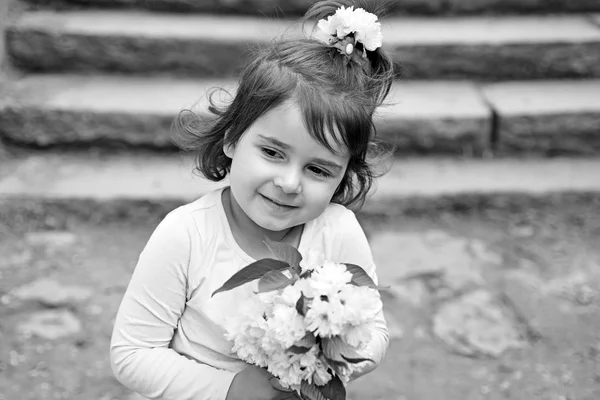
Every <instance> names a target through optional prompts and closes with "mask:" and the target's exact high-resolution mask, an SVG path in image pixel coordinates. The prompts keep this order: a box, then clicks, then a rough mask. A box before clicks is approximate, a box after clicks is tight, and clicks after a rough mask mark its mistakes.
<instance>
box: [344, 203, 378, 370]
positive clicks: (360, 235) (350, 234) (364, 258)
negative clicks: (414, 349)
mask: <svg viewBox="0 0 600 400" xmlns="http://www.w3.org/2000/svg"><path fill="white" fill-rule="evenodd" d="M345 211H346V212H345V213H344V214H343V215H344V217H343V222H342V221H340V222H341V223H340V224H337V227H338V228H337V229H340V231H338V232H339V233H340V234H339V235H336V236H337V237H338V238H340V239H341V240H342V242H341V243H340V246H339V248H340V249H341V254H340V255H339V260H340V261H342V262H349V263H353V264H356V265H358V266H360V267H362V268H363V269H364V270H365V272H366V273H367V274H368V275H369V276H370V277H371V279H373V281H374V282H375V283H376V284H377V283H378V279H377V273H376V271H375V262H374V261H373V256H372V254H371V247H370V246H369V242H368V241H367V237H366V236H365V233H364V231H363V229H362V227H361V226H360V224H359V223H358V220H357V219H356V216H355V215H354V213H353V212H352V211H350V210H345ZM383 285H386V283H385V282H383ZM371 334H372V336H371V342H370V343H369V346H368V351H369V353H370V355H371V359H372V360H373V361H374V363H370V362H369V363H367V362H366V363H364V367H363V368H362V369H360V370H359V371H356V372H355V373H353V374H352V376H351V377H350V380H354V379H356V378H358V377H360V376H363V375H365V374H367V373H369V372H371V371H373V370H374V369H375V368H377V367H378V366H379V364H381V362H382V361H383V357H384V356H385V353H386V351H387V348H388V345H389V334H388V328H387V323H386V322H385V317H384V315H383V310H380V311H379V313H378V314H377V319H376V321H375V324H374V326H373V330H372V331H371Z"/></svg>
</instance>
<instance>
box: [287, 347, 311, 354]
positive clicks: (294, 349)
mask: <svg viewBox="0 0 600 400" xmlns="http://www.w3.org/2000/svg"><path fill="white" fill-rule="evenodd" d="M310 349H311V347H302V346H296V345H293V346H291V347H288V348H287V350H286V351H289V352H290V353H294V354H304V353H307V352H308V351H309V350H310Z"/></svg>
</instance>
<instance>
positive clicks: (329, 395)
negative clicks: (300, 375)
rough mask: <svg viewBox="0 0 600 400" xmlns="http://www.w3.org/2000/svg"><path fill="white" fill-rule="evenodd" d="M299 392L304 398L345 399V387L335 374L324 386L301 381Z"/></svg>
mask: <svg viewBox="0 0 600 400" xmlns="http://www.w3.org/2000/svg"><path fill="white" fill-rule="evenodd" d="M300 393H301V394H302V398H303V399H305V400H346V387H345V386H344V384H343V383H342V381H341V379H340V377H339V376H336V375H334V376H333V378H331V380H330V381H329V382H327V383H326V384H325V385H324V386H317V385H315V384H314V383H313V384H310V383H308V382H306V381H302V384H301V385H300Z"/></svg>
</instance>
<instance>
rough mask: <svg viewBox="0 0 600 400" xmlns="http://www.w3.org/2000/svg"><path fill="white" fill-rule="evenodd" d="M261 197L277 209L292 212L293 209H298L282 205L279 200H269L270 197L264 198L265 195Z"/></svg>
mask: <svg viewBox="0 0 600 400" xmlns="http://www.w3.org/2000/svg"><path fill="white" fill-rule="evenodd" d="M261 196H262V198H263V199H265V200H266V201H267V202H268V203H269V204H272V205H273V206H275V207H278V208H281V209H285V210H292V209H294V208H298V207H296V206H291V205H288V204H284V203H280V202H278V201H277V200H273V199H271V198H269V197H267V196H264V195H262V194H261Z"/></svg>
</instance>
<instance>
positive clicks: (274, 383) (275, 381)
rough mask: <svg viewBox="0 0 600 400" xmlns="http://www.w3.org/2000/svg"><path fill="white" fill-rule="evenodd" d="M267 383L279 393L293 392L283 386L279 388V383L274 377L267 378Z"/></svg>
mask: <svg viewBox="0 0 600 400" xmlns="http://www.w3.org/2000/svg"><path fill="white" fill-rule="evenodd" d="M269 383H270V384H271V386H273V388H274V389H275V390H278V391H280V392H286V393H287V392H290V393H291V392H295V390H294V389H289V388H284V387H283V386H281V383H279V379H277V378H275V377H274V376H272V377H270V378H269ZM287 398H288V397H286V399H287Z"/></svg>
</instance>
